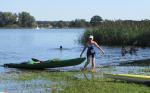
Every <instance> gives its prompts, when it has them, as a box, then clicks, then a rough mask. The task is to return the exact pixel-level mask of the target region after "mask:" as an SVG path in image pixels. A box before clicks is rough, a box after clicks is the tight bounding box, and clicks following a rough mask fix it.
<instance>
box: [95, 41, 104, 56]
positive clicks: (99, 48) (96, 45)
mask: <svg viewBox="0 0 150 93" xmlns="http://www.w3.org/2000/svg"><path fill="white" fill-rule="evenodd" d="M94 44H95V46H96V47H97V48H98V49H99V50H101V52H102V53H103V54H104V53H105V52H104V50H103V49H102V48H101V47H100V46H99V45H98V44H97V43H96V42H95V43H94Z"/></svg>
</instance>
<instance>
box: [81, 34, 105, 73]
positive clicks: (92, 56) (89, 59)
mask: <svg viewBox="0 0 150 93" xmlns="http://www.w3.org/2000/svg"><path fill="white" fill-rule="evenodd" d="M93 38H94V37H93V36H92V35H90V36H89V39H88V41H87V42H86V45H85V46H84V48H83V50H82V52H81V54H80V57H82V54H83V53H84V51H85V49H86V48H88V50H87V62H86V63H85V65H84V68H83V69H82V70H86V69H87V66H88V64H89V63H90V62H91V63H92V70H91V71H92V72H96V66H95V50H94V46H96V47H97V48H98V49H99V50H101V52H102V53H103V54H104V50H103V49H102V48H101V47H100V46H99V45H98V44H97V42H96V41H94V40H93Z"/></svg>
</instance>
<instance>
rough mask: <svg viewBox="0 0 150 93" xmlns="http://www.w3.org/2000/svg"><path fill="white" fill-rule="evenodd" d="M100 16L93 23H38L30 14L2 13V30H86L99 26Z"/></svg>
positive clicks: (0, 16) (92, 20) (0, 21)
mask: <svg viewBox="0 0 150 93" xmlns="http://www.w3.org/2000/svg"><path fill="white" fill-rule="evenodd" d="M99 21H102V18H101V17H100V16H93V17H92V18H91V21H90V22H88V21H86V20H85V19H75V20H72V21H62V20H60V21H36V19H35V17H34V16H32V15H30V13H28V12H21V13H18V14H17V13H11V12H0V28H35V27H37V26H38V27H41V28H42V27H44V28H86V27H91V26H95V25H98V24H99Z"/></svg>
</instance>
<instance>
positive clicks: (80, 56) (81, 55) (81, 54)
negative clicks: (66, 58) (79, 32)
mask: <svg viewBox="0 0 150 93" xmlns="http://www.w3.org/2000/svg"><path fill="white" fill-rule="evenodd" d="M85 49H86V46H84V48H83V50H82V52H81V54H80V57H82V54H83V52H84V51H85Z"/></svg>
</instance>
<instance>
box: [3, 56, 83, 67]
mask: <svg viewBox="0 0 150 93" xmlns="http://www.w3.org/2000/svg"><path fill="white" fill-rule="evenodd" d="M85 59H86V58H74V59H67V60H47V61H39V60H32V61H28V62H23V63H9V64H4V67H9V68H23V69H45V68H56V67H66V66H75V65H79V64H81V63H82V62H84V61H85Z"/></svg>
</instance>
